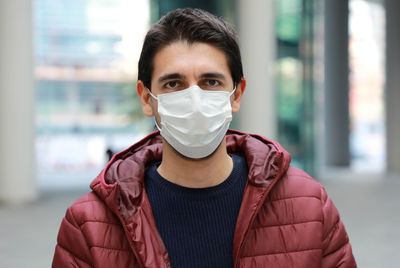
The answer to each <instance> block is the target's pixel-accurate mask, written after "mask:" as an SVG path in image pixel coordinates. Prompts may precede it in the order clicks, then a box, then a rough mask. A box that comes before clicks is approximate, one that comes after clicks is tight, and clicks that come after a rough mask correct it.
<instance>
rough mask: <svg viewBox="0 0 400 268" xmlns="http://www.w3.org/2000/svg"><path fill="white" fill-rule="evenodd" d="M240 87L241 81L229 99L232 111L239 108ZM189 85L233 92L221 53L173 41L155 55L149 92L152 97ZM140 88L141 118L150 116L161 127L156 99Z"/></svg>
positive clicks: (139, 85) (227, 69)
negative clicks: (153, 117) (142, 113)
mask: <svg viewBox="0 0 400 268" xmlns="http://www.w3.org/2000/svg"><path fill="white" fill-rule="evenodd" d="M244 84H245V82H243V83H240V84H239V85H238V89H239V90H237V92H235V94H234V95H233V96H232V112H237V110H238V109H239V103H240V97H241V94H242V92H243V90H244V86H245V85H244ZM193 85H198V86H199V87H201V88H203V89H209V90H224V91H229V92H231V91H232V90H233V88H234V84H233V80H232V76H231V74H230V70H229V67H228V64H227V58H226V55H225V53H224V52H223V51H222V50H220V49H218V48H216V47H214V46H212V45H209V44H205V43H193V44H188V43H186V42H181V41H177V42H174V43H172V44H170V45H168V46H166V47H164V48H163V49H161V50H160V51H159V52H158V53H156V54H155V57H154V70H153V74H152V79H151V91H152V93H153V94H154V95H156V96H157V95H159V94H163V93H168V92H173V91H176V90H182V89H186V88H188V87H191V86H193ZM140 87H144V85H143V84H142V83H141V82H140V81H139V84H138V93H139V96H140V97H141V100H142V106H143V111H144V113H145V115H148V116H153V115H154V116H155V117H156V120H157V123H158V124H159V125H161V124H160V117H159V115H158V112H157V100H155V99H153V98H150V97H149V95H148V94H146V92H145V91H147V90H140ZM242 87H243V88H242ZM238 93H239V94H238ZM238 96H239V97H238ZM150 107H151V109H150Z"/></svg>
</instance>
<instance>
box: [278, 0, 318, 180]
mask: <svg viewBox="0 0 400 268" xmlns="http://www.w3.org/2000/svg"><path fill="white" fill-rule="evenodd" d="M275 3H276V37H277V77H276V87H277V88H276V89H277V109H278V111H277V115H278V140H279V142H280V143H281V144H282V145H283V146H284V147H285V148H286V149H287V150H288V151H289V152H290V154H291V155H292V164H293V165H295V166H298V167H300V168H303V169H305V170H306V171H307V172H309V173H313V172H314V170H315V167H314V144H315V141H314V107H315V105H314V103H315V102H314V77H313V75H314V72H313V58H314V50H313V42H314V37H313V35H314V19H313V16H314V9H315V8H314V0H280V1H276V2H275Z"/></svg>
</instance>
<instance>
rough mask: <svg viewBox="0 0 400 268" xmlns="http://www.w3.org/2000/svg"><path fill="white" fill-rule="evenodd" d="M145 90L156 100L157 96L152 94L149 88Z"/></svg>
mask: <svg viewBox="0 0 400 268" xmlns="http://www.w3.org/2000/svg"><path fill="white" fill-rule="evenodd" d="M147 91H148V92H149V94H150V96H152V97H153V98H154V99H156V100H158V98H157V96H154V95H153V93H151V91H150V89H149V88H147Z"/></svg>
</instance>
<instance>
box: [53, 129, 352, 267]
mask: <svg viewBox="0 0 400 268" xmlns="http://www.w3.org/2000/svg"><path fill="white" fill-rule="evenodd" d="M226 138H227V147H228V151H229V153H231V154H238V155H242V156H244V157H246V159H247V162H248V165H249V176H248V180H247V185H246V188H245V193H244V196H243V201H242V206H241V208H240V212H239V216H238V219H237V224H236V230H235V236H234V245H233V256H234V267H273V268H289V267H295V268H302V267H304V268H312V267H324V268H325V267H342V268H344V267H356V263H355V260H354V257H353V255H352V251H351V246H350V244H349V239H348V236H347V234H346V231H345V228H344V226H343V223H342V222H341V221H340V218H339V214H338V211H337V210H336V208H335V206H334V205H333V203H332V201H331V200H330V199H329V198H328V196H327V194H326V192H325V190H324V189H323V187H322V186H321V185H320V184H319V183H318V182H316V181H314V180H313V179H311V178H310V177H309V176H308V175H307V174H306V173H304V172H303V171H301V170H299V169H297V168H294V167H290V166H289V162H290V156H289V154H288V153H287V152H285V151H284V150H283V149H282V148H281V146H280V145H279V144H277V143H274V142H271V141H269V140H266V139H265V138H262V137H260V136H256V135H249V134H244V133H240V132H237V131H232V130H230V131H229V132H228V134H227V137H226ZM161 152H162V146H161V138H160V136H159V133H158V132H154V133H152V134H150V135H149V136H148V137H146V138H145V139H143V140H141V141H140V142H138V143H136V144H135V145H133V146H132V147H130V148H129V149H127V150H125V151H123V152H121V153H119V154H117V155H116V156H114V158H113V159H112V161H110V163H109V164H108V165H107V167H106V168H105V169H104V170H103V171H102V172H101V174H100V175H99V176H98V177H97V178H96V179H95V180H94V181H93V182H92V184H91V188H92V189H93V192H91V193H88V194H87V195H85V196H83V197H81V198H80V199H79V200H77V201H76V202H75V203H74V204H73V205H72V206H71V207H70V208H69V209H68V210H67V213H66V216H65V218H64V219H63V221H62V224H61V227H60V231H59V234H58V244H57V246H56V250H55V255H54V259H53V267H107V268H109V267H155V268H161V267H171V265H170V262H169V258H168V252H167V250H166V248H165V246H164V244H163V241H162V240H161V237H160V235H159V233H158V231H157V228H156V225H155V222H154V218H153V215H152V210H151V207H150V203H149V200H148V197H147V195H146V191H145V189H144V183H143V177H144V173H145V170H146V168H147V167H148V166H150V165H151V164H152V163H153V162H154V161H160V160H161Z"/></svg>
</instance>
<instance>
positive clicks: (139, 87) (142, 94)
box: [136, 80, 154, 117]
mask: <svg viewBox="0 0 400 268" xmlns="http://www.w3.org/2000/svg"><path fill="white" fill-rule="evenodd" d="M136 92H137V94H138V96H139V98H140V104H142V110H143V113H144V115H145V116H149V117H151V116H154V112H153V106H152V103H151V96H150V93H149V91H148V89H147V88H146V86H145V85H144V84H143V81H141V80H139V81H137V84H136Z"/></svg>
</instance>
